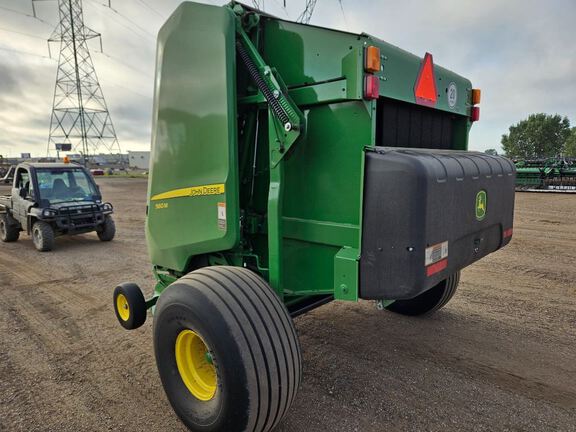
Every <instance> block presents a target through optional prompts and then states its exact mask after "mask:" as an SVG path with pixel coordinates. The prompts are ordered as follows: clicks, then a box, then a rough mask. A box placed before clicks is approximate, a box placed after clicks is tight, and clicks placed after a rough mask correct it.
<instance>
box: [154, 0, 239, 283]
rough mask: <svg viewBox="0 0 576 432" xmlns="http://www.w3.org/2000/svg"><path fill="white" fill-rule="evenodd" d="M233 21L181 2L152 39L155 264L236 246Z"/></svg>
mask: <svg viewBox="0 0 576 432" xmlns="http://www.w3.org/2000/svg"><path fill="white" fill-rule="evenodd" d="M234 44H235V20H234V15H233V13H232V12H231V11H230V10H229V9H227V8H220V7H214V6H207V5H202V4H198V3H183V4H182V5H181V6H180V7H179V8H178V9H177V10H176V11H175V12H174V14H173V15H172V16H171V18H170V19H169V20H168V22H167V23H166V24H165V25H164V27H163V28H162V29H161V31H160V34H159V38H158V58H157V76H156V89H155V100H154V118H153V127H152V130H153V137H152V156H151V157H152V163H151V166H152V170H151V172H150V180H149V186H148V197H149V202H148V218H147V240H148V247H149V251H150V256H151V260H152V263H153V264H154V265H155V266H158V267H162V268H167V269H171V270H176V271H179V272H182V271H185V270H186V266H187V262H188V260H189V258H190V257H191V256H193V255H197V254H200V253H206V252H213V251H218V250H227V249H231V248H233V247H234V246H235V245H236V244H237V243H238V241H239V222H238V221H239V204H238V180H237V175H238V174H237V166H238V163H237V133H236V129H237V126H236V65H235V46H234Z"/></svg>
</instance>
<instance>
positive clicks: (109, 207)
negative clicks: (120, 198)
mask: <svg viewBox="0 0 576 432" xmlns="http://www.w3.org/2000/svg"><path fill="white" fill-rule="evenodd" d="M102 210H103V211H112V204H110V203H104V204H102Z"/></svg>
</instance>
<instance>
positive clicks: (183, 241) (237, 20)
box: [114, 2, 515, 432]
mask: <svg viewBox="0 0 576 432" xmlns="http://www.w3.org/2000/svg"><path fill="white" fill-rule="evenodd" d="M479 102H480V91H479V90H475V89H473V88H472V85H471V83H470V81H468V80H467V79H465V78H463V77H461V76H459V75H457V74H455V73H453V72H451V71H449V70H447V69H444V68H442V67H440V66H437V65H435V64H434V62H433V59H432V56H431V55H430V54H426V55H425V56H424V57H423V58H422V57H419V56H415V55H412V54H410V53H407V52H405V51H403V50H401V49H399V48H397V47H395V46H393V45H390V44H388V43H386V42H384V41H381V40H379V39H377V38H375V37H373V36H370V35H367V34H352V33H345V32H341V31H335V30H330V29H326V28H320V27H314V26H310V25H303V24H298V23H293V22H289V21H284V20H281V19H278V18H276V17H273V16H270V15H267V14H265V13H263V12H260V11H257V10H253V9H251V8H249V7H246V6H244V5H241V4H238V3H235V2H233V3H231V4H229V5H227V6H224V7H216V6H208V5H203V4H197V3H190V2H188V3H183V4H182V5H181V6H180V7H179V8H178V9H177V10H176V11H175V12H174V14H173V15H172V16H171V17H170V19H169V20H168V21H167V23H166V24H165V25H164V27H163V28H162V30H161V31H160V35H159V41H158V58H157V76H156V93H155V105H154V124H153V137H152V159H151V169H150V180H149V194H148V198H149V201H148V210H147V211H148V217H147V223H146V233H147V239H148V246H149V251H150V257H151V261H152V264H153V268H154V274H155V276H156V280H157V285H156V287H155V290H154V294H153V295H152V296H151V297H150V298H148V299H147V300H146V299H145V298H144V296H143V294H142V292H141V290H140V289H139V288H138V287H137V286H136V285H135V284H131V283H125V284H121V285H120V286H118V287H117V288H116V290H115V292H114V305H115V308H116V313H117V316H118V319H119V321H120V323H121V324H122V325H123V326H124V327H126V328H128V329H133V328H137V327H139V326H141V325H142V324H143V323H144V320H145V318H146V310H147V309H148V308H152V309H154V348H155V353H156V361H157V364H158V369H159V372H160V377H161V379H162V383H163V386H164V388H165V391H166V394H167V396H168V398H169V400H170V402H171V404H172V406H173V408H174V410H175V411H176V413H177V414H178V415H179V416H180V418H181V419H182V421H183V422H184V423H185V424H186V425H187V426H188V427H189V428H190V429H191V430H193V431H227V432H233V431H258V432H260V431H269V430H271V429H273V428H274V427H275V426H276V425H277V424H278V423H279V422H280V421H281V419H282V418H283V417H284V415H285V414H286V412H287V410H288V408H289V407H290V405H291V403H292V402H293V400H294V398H295V396H296V393H297V390H298V385H299V383H300V381H301V368H302V359H301V354H300V347H299V343H298V340H297V336H296V332H295V329H294V325H293V323H292V319H291V317H294V316H296V315H298V314H301V313H304V312H306V311H309V310H311V309H313V308H315V307H318V306H320V305H322V304H325V303H327V302H329V301H332V300H346V301H358V299H370V300H376V302H377V305H378V306H379V308H380V309H387V310H390V311H393V312H397V313H402V314H407V315H421V314H426V313H431V312H433V311H436V310H438V309H439V308H441V307H442V306H444V305H445V304H446V303H447V302H448V301H449V300H450V298H451V297H452V296H453V295H454V292H455V290H456V287H457V285H458V280H459V272H460V270H461V269H462V268H463V267H465V266H467V265H469V264H472V263H473V262H475V261H477V260H478V259H480V258H482V257H484V256H486V255H487V254H489V253H491V252H494V251H496V250H497V249H499V248H501V247H503V246H504V245H506V244H507V243H508V242H509V241H510V239H511V236H512V220H513V207H514V173H515V169H514V165H513V164H512V163H511V162H510V161H508V160H507V159H505V158H502V157H497V156H488V155H485V154H480V153H476V152H468V151H466V149H467V146H468V132H469V130H470V127H471V126H472V123H473V121H475V120H478V118H479V108H478V103H479ZM359 325H361V324H359Z"/></svg>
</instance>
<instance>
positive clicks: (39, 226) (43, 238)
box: [32, 221, 54, 252]
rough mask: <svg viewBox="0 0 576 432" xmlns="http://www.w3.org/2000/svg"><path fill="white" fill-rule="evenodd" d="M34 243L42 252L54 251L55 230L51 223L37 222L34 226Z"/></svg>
mask: <svg viewBox="0 0 576 432" xmlns="http://www.w3.org/2000/svg"><path fill="white" fill-rule="evenodd" d="M32 243H34V247H36V249H37V250H38V251H40V252H49V251H51V250H52V249H54V229H53V228H52V226H51V225H50V224H49V223H46V222H44V221H36V222H34V225H32Z"/></svg>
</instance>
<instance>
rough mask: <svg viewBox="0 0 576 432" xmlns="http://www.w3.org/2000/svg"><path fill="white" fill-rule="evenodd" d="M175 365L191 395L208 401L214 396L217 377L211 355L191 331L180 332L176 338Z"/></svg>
mask: <svg viewBox="0 0 576 432" xmlns="http://www.w3.org/2000/svg"><path fill="white" fill-rule="evenodd" d="M175 350H176V365H177V366H178V372H179V373H180V377H181V378H182V381H183V382H184V384H185V385H186V388H188V390H189V391H190V393H192V395H193V396H194V397H195V398H196V399H199V400H201V401H209V400H210V399H212V398H213V397H214V395H215V394H216V388H217V382H218V377H217V375H216V368H215V367H214V364H213V361H212V354H211V353H210V350H209V349H208V347H207V346H206V344H205V343H204V341H203V340H202V338H201V337H200V336H198V335H197V334H196V333H195V332H193V331H192V330H182V331H181V332H180V334H179V335H178V337H177V338H176V347H175Z"/></svg>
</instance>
